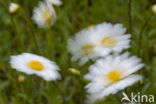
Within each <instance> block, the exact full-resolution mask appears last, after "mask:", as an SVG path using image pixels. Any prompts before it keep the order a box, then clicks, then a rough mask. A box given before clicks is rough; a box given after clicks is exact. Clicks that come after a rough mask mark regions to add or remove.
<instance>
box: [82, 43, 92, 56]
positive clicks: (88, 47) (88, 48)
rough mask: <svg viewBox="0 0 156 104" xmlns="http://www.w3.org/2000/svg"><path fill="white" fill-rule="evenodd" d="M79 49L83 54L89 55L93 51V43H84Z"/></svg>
mask: <svg viewBox="0 0 156 104" xmlns="http://www.w3.org/2000/svg"><path fill="white" fill-rule="evenodd" d="M81 51H82V52H83V55H90V54H92V53H93V51H94V45H92V44H86V45H84V46H82V48H81Z"/></svg>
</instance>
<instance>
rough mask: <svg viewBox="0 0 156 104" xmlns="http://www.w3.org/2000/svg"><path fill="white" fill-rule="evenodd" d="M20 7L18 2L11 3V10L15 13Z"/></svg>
mask: <svg viewBox="0 0 156 104" xmlns="http://www.w3.org/2000/svg"><path fill="white" fill-rule="evenodd" d="M18 9H19V5H18V4H16V3H10V6H9V12H10V13H15V12H16V11H17V10H18Z"/></svg>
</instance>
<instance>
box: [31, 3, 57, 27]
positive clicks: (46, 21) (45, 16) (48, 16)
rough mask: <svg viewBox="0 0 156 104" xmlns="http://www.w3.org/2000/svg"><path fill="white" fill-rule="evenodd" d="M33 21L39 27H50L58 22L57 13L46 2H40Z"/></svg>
mask: <svg viewBox="0 0 156 104" xmlns="http://www.w3.org/2000/svg"><path fill="white" fill-rule="evenodd" d="M32 19H33V20H34V21H35V22H36V24H37V25H38V26H39V27H48V26H50V25H52V24H53V23H54V22H55V20H56V13H55V10H54V8H53V6H52V5H49V4H48V3H45V2H40V3H39V7H36V8H35V9H34V14H33V17H32Z"/></svg>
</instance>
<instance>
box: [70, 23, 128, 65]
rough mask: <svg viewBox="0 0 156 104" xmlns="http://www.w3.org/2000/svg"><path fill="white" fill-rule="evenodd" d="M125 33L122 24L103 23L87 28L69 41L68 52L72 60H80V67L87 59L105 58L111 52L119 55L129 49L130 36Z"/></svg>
mask: <svg viewBox="0 0 156 104" xmlns="http://www.w3.org/2000/svg"><path fill="white" fill-rule="evenodd" d="M125 32H126V29H125V28H123V27H122V24H115V25H112V24H111V23H105V22H104V23H102V24H98V25H95V26H94V25H91V26H89V27H88V28H87V29H84V30H82V31H81V32H79V33H77V34H76V35H75V37H74V38H72V39H69V42H68V50H69V52H70V53H71V54H72V55H73V58H72V60H74V61H75V60H78V59H80V65H83V64H84V63H85V62H87V61H88V60H89V59H95V58H97V57H105V56H107V55H108V54H110V53H111V52H114V53H119V52H121V51H122V50H123V49H126V48H129V47H130V46H129V42H130V40H129V38H130V35H129V34H125Z"/></svg>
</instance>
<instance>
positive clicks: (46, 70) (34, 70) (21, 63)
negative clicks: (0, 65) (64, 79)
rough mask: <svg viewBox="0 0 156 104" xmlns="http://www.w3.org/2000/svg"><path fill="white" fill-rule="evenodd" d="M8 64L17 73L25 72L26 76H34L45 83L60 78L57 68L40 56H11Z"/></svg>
mask: <svg viewBox="0 0 156 104" xmlns="http://www.w3.org/2000/svg"><path fill="white" fill-rule="evenodd" d="M10 64H11V66H12V67H13V68H14V69H16V70H17V71H21V72H25V73H26V74H28V75H31V74H36V75H38V76H40V77H43V78H44V79H45V80H47V81H50V80H56V79H59V78H60V75H59V73H58V70H59V68H58V66H56V64H55V63H54V62H52V61H50V60H48V59H46V58H44V57H42V56H37V55H34V54H31V53H23V54H21V55H17V56H11V60H10Z"/></svg>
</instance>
